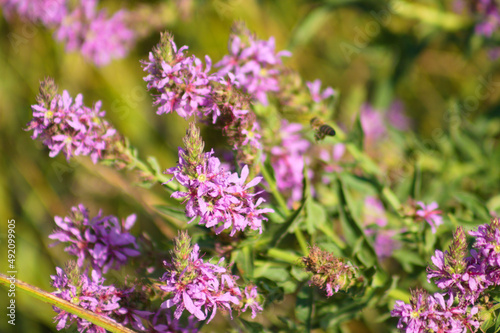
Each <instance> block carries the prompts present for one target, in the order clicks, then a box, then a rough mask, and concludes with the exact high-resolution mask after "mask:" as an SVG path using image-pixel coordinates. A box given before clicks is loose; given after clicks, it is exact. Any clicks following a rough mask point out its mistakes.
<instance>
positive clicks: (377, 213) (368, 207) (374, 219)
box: [363, 196, 387, 227]
mask: <svg viewBox="0 0 500 333" xmlns="http://www.w3.org/2000/svg"><path fill="white" fill-rule="evenodd" d="M363 212H364V215H363V220H364V221H365V224H366V225H371V224H376V225H378V226H379V227H385V226H386V225H387V217H386V216H385V208H384V205H383V204H382V202H381V201H380V200H378V199H377V198H375V197H372V196H368V197H366V198H365V205H364V210H363Z"/></svg>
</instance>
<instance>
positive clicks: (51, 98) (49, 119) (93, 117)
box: [26, 79, 121, 163]
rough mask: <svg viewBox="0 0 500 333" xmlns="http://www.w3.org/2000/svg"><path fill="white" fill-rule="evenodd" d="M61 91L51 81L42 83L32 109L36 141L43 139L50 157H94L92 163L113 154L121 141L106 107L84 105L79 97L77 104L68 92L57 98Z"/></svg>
mask: <svg viewBox="0 0 500 333" xmlns="http://www.w3.org/2000/svg"><path fill="white" fill-rule="evenodd" d="M56 90H57V87H56V86H55V84H54V82H53V81H52V80H51V79H47V80H46V81H45V82H42V84H41V87H40V94H39V96H38V97H37V101H38V104H36V105H32V109H33V119H32V120H31V121H30V122H29V123H28V125H27V126H28V127H27V128H26V130H33V135H32V136H31V137H32V138H33V139H39V140H40V141H42V142H43V144H44V145H46V146H47V147H48V148H49V149H50V153H49V156H50V157H55V156H57V155H58V154H59V153H60V152H62V153H63V154H64V155H65V156H66V159H67V160H69V159H70V158H71V157H72V156H78V155H85V156H90V158H91V159H92V162H94V163H97V161H99V160H101V159H103V158H104V157H105V155H106V154H108V153H109V154H111V153H112V152H113V151H114V150H115V149H116V145H117V143H118V142H120V141H121V137H120V135H119V134H117V132H116V130H115V129H114V128H113V127H111V125H110V124H109V123H108V122H107V121H106V120H105V119H104V115H105V112H104V111H101V105H102V103H101V102H100V101H98V102H97V103H96V104H95V105H94V106H93V107H92V108H89V107H86V106H84V105H83V96H82V95H81V94H78V95H77V96H76V98H75V100H74V101H73V99H72V98H71V97H70V95H69V93H68V92H67V91H66V90H65V91H63V94H62V95H59V94H56Z"/></svg>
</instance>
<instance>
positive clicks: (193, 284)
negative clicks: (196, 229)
mask: <svg viewBox="0 0 500 333" xmlns="http://www.w3.org/2000/svg"><path fill="white" fill-rule="evenodd" d="M222 261H223V259H221V260H220V261H219V262H218V263H217V264H211V263H208V262H204V261H203V259H202V258H201V256H200V252H199V246H198V245H197V244H195V245H194V246H191V238H190V237H189V236H188V234H187V232H184V233H182V232H180V233H179V235H178V237H177V238H176V239H175V248H174V250H173V251H172V261H171V262H166V261H165V262H164V264H165V267H166V269H167V271H166V272H165V274H164V275H163V277H162V278H161V279H160V281H161V282H163V284H162V285H160V287H159V288H160V289H161V290H163V291H165V292H167V293H169V294H168V295H169V296H168V297H169V299H167V300H166V301H165V302H163V304H162V307H166V308H171V307H172V306H174V305H175V306H176V307H177V308H176V310H175V313H174V317H175V318H176V319H179V318H180V316H181V315H182V312H183V311H184V310H187V311H188V312H189V313H191V314H192V315H194V316H195V317H196V318H197V319H198V320H205V319H206V318H207V317H208V313H209V312H210V311H211V315H210V317H209V318H208V322H210V321H211V320H212V319H213V317H214V316H215V314H216V312H217V309H218V308H219V309H222V310H227V311H229V313H231V310H232V309H241V307H242V305H243V303H244V301H243V299H244V296H243V295H242V292H241V289H240V287H239V286H238V285H237V284H236V279H237V277H236V276H233V275H231V274H230V273H229V272H228V270H227V269H226V268H225V267H224V266H223V265H222ZM249 296H250V298H249V299H247V300H246V301H245V302H246V303H247V304H248V303H252V302H254V301H255V298H256V296H255V295H254V294H252V293H250V294H249ZM250 307H251V308H252V312H253V311H258V308H259V306H257V305H255V306H253V307H252V306H250ZM245 310H246V307H245V309H244V310H243V311H245Z"/></svg>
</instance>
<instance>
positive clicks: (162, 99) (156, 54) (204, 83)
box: [142, 34, 220, 122]
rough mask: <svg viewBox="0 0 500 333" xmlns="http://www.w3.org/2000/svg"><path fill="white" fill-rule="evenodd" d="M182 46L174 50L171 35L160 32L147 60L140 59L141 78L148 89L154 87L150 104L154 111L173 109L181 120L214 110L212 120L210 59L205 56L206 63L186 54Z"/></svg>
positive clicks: (217, 113)
mask: <svg viewBox="0 0 500 333" xmlns="http://www.w3.org/2000/svg"><path fill="white" fill-rule="evenodd" d="M187 49H188V47H187V46H183V47H181V48H179V49H177V45H176V44H175V42H174V40H173V37H172V35H170V34H162V35H161V41H160V43H159V44H158V45H157V46H156V47H155V48H153V51H152V52H150V53H149V58H148V60H143V61H142V66H143V69H144V71H146V72H148V73H149V75H148V76H146V77H145V78H144V81H146V82H147V88H148V90H151V89H155V90H156V91H158V94H155V95H153V98H154V102H153V104H154V105H157V106H158V111H157V114H159V115H161V114H164V113H171V112H177V114H178V115H179V116H181V117H183V118H184V119H188V118H190V117H192V116H193V115H196V116H199V117H203V116H204V115H207V114H210V113H212V112H213V111H214V110H215V113H214V122H215V120H216V119H217V116H218V115H219V113H220V112H219V111H218V110H217V108H216V107H214V103H213V101H212V96H211V93H212V86H211V85H210V84H209V83H210V81H211V80H215V79H217V77H213V76H210V75H209V74H208V72H209V71H210V68H211V60H210V58H209V57H208V56H206V57H205V60H206V66H205V69H203V65H202V62H201V60H200V59H198V58H196V57H195V56H194V55H193V56H187V55H186V54H185V53H184V51H186V50H187Z"/></svg>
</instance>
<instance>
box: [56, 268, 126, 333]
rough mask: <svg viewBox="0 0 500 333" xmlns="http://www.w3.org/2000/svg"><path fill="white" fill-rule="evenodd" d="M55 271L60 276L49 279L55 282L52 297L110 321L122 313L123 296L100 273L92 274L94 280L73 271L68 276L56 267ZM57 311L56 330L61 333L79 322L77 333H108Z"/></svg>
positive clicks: (87, 322) (89, 323)
mask: <svg viewBox="0 0 500 333" xmlns="http://www.w3.org/2000/svg"><path fill="white" fill-rule="evenodd" d="M56 271H57V275H51V276H50V277H51V279H52V280H53V281H52V286H53V287H54V288H56V289H57V290H56V291H54V292H53V293H52V294H54V295H55V296H57V297H60V298H62V299H64V300H66V301H69V302H71V303H73V304H75V305H78V306H80V307H82V308H83V309H85V310H89V311H92V312H94V313H96V314H98V315H100V316H105V317H108V318H110V317H112V316H113V315H114V314H115V313H117V311H119V310H120V303H119V302H120V300H121V298H120V295H122V294H123V292H122V291H119V290H118V289H116V288H115V287H114V286H113V285H109V286H105V285H104V280H105V279H104V278H103V277H102V276H101V275H100V273H99V272H98V271H92V277H88V276H87V274H80V273H79V272H78V270H77V269H75V268H74V267H73V268H72V269H70V270H69V271H67V272H65V271H64V270H62V269H61V268H59V267H56ZM54 311H55V312H56V313H57V316H55V317H54V321H55V322H57V326H56V328H57V330H59V331H60V330H62V329H63V328H68V327H70V326H71V325H72V324H73V323H74V322H76V325H77V329H78V332H88V333H105V332H106V330H105V329H104V328H102V327H99V326H97V325H94V324H92V323H91V322H89V321H87V320H85V319H82V318H80V317H78V316H76V315H74V314H71V313H69V312H66V311H65V310H61V309H59V308H57V307H55V306H54ZM110 319H111V318H110Z"/></svg>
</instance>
